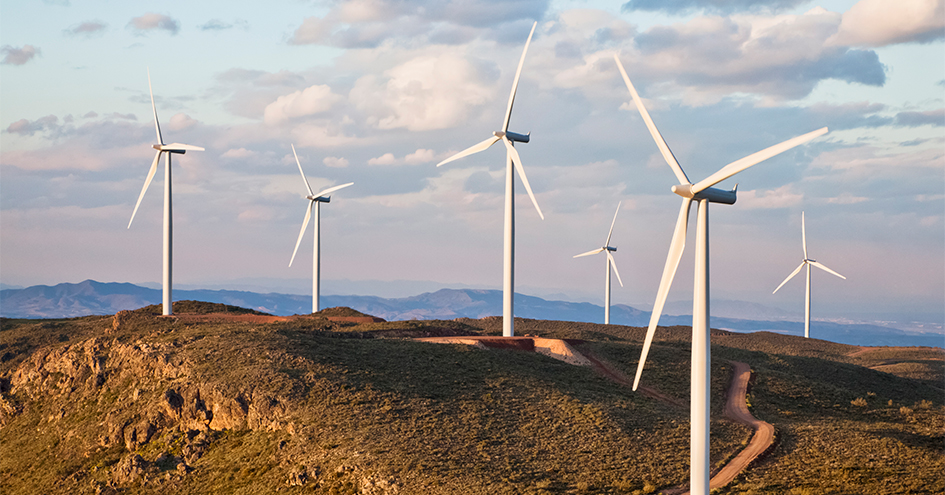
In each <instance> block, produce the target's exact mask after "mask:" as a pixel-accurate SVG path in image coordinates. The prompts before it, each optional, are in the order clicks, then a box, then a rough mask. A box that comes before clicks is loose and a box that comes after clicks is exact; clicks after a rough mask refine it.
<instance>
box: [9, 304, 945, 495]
mask: <svg viewBox="0 0 945 495" xmlns="http://www.w3.org/2000/svg"><path fill="white" fill-rule="evenodd" d="M178 304H180V306H178ZM174 309H175V312H176V313H180V314H183V313H188V312H189V313H196V314H209V313H229V314H237V315H238V314H257V315H261V314H260V313H256V312H251V311H249V310H242V309H240V308H235V307H232V306H223V305H211V304H208V303H199V302H194V301H182V302H181V303H175V308H174ZM159 312H160V308H159V307H157V306H152V307H147V308H142V309H140V310H137V311H132V312H122V313H121V314H119V315H117V316H116V318H114V319H113V318H111V317H88V318H78V319H70V320H39V321H37V320H7V319H4V320H0V356H2V357H3V359H2V360H0V393H2V398H0V433H2V434H0V451H3V452H16V453H17V455H4V456H0V486H3V487H4V488H5V490H10V492H11V493H30V492H40V493H118V492H127V493H166V492H173V493H270V492H276V491H279V492H280V493H325V494H328V493H372V494H383V493H401V494H403V493H483V494H485V493H489V494H492V493H536V494H538V493H627V494H630V493H641V494H642V493H659V492H660V491H661V490H666V489H669V488H672V487H674V486H680V485H685V483H686V482H687V477H688V445H689V424H688V423H689V411H688V407H687V403H688V394H689V344H688V341H689V338H690V335H689V334H690V329H689V328H687V327H671V328H666V329H662V328H661V329H660V331H659V332H658V333H657V338H656V340H655V345H654V347H653V348H652V351H651V353H650V358H649V359H648V363H647V367H646V370H645V372H644V377H643V384H644V385H647V386H649V387H654V388H657V389H659V391H660V392H662V393H663V394H666V395H667V396H670V397H672V398H674V399H676V400H677V401H678V403H679V404H678V405H673V404H669V403H663V402H660V401H657V400H654V399H650V398H648V397H646V396H643V395H641V394H637V393H633V392H632V391H630V390H629V389H628V388H627V387H625V386H623V385H620V384H617V383H615V382H612V381H610V380H608V379H607V378H605V377H603V376H600V375H598V374H597V373H595V372H594V371H593V370H592V369H590V368H583V367H576V366H571V365H568V364H565V363H562V362H560V361H556V360H553V359H551V358H548V357H545V356H542V355H540V354H535V353H524V352H520V351H514V350H502V349H493V350H482V349H478V348H475V347H470V346H464V345H443V344H437V345H434V344H428V343H422V342H416V341H412V340H408V339H407V338H409V337H421V336H443V335H475V334H482V335H496V334H500V333H501V320H500V319H496V318H485V319H482V320H470V319H461V320H457V321H404V322H382V323H365V324H355V323H351V322H332V321H329V320H327V319H326V318H327V317H328V316H363V315H361V314H360V313H357V312H355V311H353V310H350V311H349V310H347V309H346V308H330V309H327V310H323V311H322V312H319V313H318V314H315V315H311V316H301V317H296V318H291V319H289V320H288V321H280V322H274V323H252V322H244V321H236V320H233V321H227V320H225V319H223V320H214V321H200V320H192V321H191V320H188V319H187V318H184V317H181V318H163V317H160V316H156V313H159ZM355 313H357V314H355ZM267 321H268V320H267ZM516 325H517V327H516V333H517V334H519V335H525V334H532V335H535V336H542V337H551V338H569V339H581V340H585V341H587V342H586V343H584V344H581V346H580V349H582V350H585V351H586V352H590V353H593V354H594V355H595V356H597V357H598V358H601V359H603V360H606V361H607V362H609V363H611V364H612V365H613V366H614V367H615V368H617V369H619V370H620V371H622V372H623V373H625V374H627V375H630V376H632V375H633V373H634V372H635V369H636V362H637V359H638V358H639V353H640V342H641V340H642V338H643V334H644V332H645V329H641V328H636V327H622V326H603V325H595V324H587V323H570V322H553V321H538V320H517V321H516ZM712 339H713V340H712V342H713V349H712V410H713V412H715V413H718V412H720V411H722V404H723V401H724V390H725V388H726V386H727V384H728V383H729V380H730V379H731V365H730V364H729V361H742V362H746V363H749V364H750V365H751V366H752V368H753V370H754V372H755V379H754V382H753V385H752V387H751V390H750V392H751V396H750V403H751V406H752V411H753V414H755V415H756V416H758V417H759V418H761V419H764V420H766V421H768V422H770V423H772V424H774V425H775V426H776V428H777V429H778V432H779V433H778V436H779V441H778V443H777V445H776V446H775V448H774V449H773V451H772V452H771V454H769V456H768V457H766V458H765V459H764V460H762V461H761V462H760V463H758V464H757V465H756V466H754V467H753V468H752V469H751V470H749V471H748V472H747V473H745V474H743V475H742V477H740V478H739V479H738V480H736V482H735V483H734V484H732V485H730V486H729V487H726V488H724V489H722V490H719V491H718V493H726V494H728V493H733V494H734V493H746V494H747V493H772V494H773V493H792V492H791V490H794V493H867V494H869V493H876V494H880V493H941V492H942V491H945V485H943V481H942V480H941V475H940V474H941V472H943V471H945V461H943V456H942V445H943V436H942V432H943V429H945V428H943V427H945V424H943V422H945V420H943V411H945V409H943V405H942V397H943V391H942V388H941V383H942V376H941V375H938V376H935V373H936V370H938V371H941V370H943V369H945V368H943V367H942V355H941V353H940V352H937V351H934V350H928V349H916V350H915V352H911V350H879V349H873V350H870V351H869V352H865V353H861V354H857V355H852V356H851V354H854V352H856V351H858V350H859V349H858V348H856V347H853V346H845V345H841V344H833V343H829V342H824V341H816V340H814V339H800V338H797V337H786V336H782V335H777V334H769V333H757V334H749V335H743V334H733V333H730V332H724V331H716V330H714V331H713V337H712ZM894 362H895V363H894ZM904 363H905V364H909V365H910V366H905V367H903V366H900V367H899V368H896V367H895V366H894V364H904ZM912 365H914V366H912ZM884 366H885V368H884ZM890 366H893V367H892V368H890ZM871 368H875V369H871ZM750 435H751V432H750V430H749V429H748V428H746V427H744V426H742V425H739V424H735V423H732V422H730V421H729V420H727V419H725V418H724V417H721V416H718V417H713V424H712V465H713V467H719V466H721V465H723V464H724V463H725V462H727V461H728V460H730V459H731V458H732V457H734V455H735V454H737V452H738V451H739V450H740V449H741V448H742V447H743V446H744V445H745V444H746V443H747V441H748V439H749V438H750Z"/></svg>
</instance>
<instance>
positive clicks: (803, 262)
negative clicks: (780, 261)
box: [772, 259, 807, 294]
mask: <svg viewBox="0 0 945 495" xmlns="http://www.w3.org/2000/svg"><path fill="white" fill-rule="evenodd" d="M806 263H807V260H806V259H805V260H804V261H802V262H801V264H800V265H798V267H797V268H796V269H794V271H793V272H791V274H790V275H788V276H787V278H786V279H784V282H781V285H779V286H778V288H777V289H774V292H772V294H774V293H775V292H777V291H778V289H780V288H781V287H784V284H786V283H788V280H791V279H792V278H794V276H795V275H797V274H798V273H801V268H804V265H805V264H806Z"/></svg>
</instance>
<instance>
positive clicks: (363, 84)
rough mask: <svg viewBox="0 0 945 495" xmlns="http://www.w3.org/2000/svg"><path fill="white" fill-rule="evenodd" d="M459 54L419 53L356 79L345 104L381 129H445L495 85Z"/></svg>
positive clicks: (487, 96)
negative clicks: (354, 107) (381, 72)
mask: <svg viewBox="0 0 945 495" xmlns="http://www.w3.org/2000/svg"><path fill="white" fill-rule="evenodd" d="M481 72H482V70H481V69H480V68H478V67H476V66H475V65H473V64H472V63H471V62H470V61H469V60H467V57H466V55H465V54H464V53H462V52H456V51H452V50H450V51H444V52H441V53H438V54H434V55H419V56H416V57H414V58H411V59H410V60H407V61H406V62H404V63H401V64H400V65H398V66H396V67H394V68H392V69H389V70H387V71H385V72H384V74H383V76H382V77H379V76H376V75H373V74H371V75H366V76H363V77H361V78H360V79H358V81H357V82H356V83H355V85H354V88H352V90H351V93H350V95H349V98H350V100H351V101H352V102H353V103H354V104H355V105H357V107H358V108H359V109H360V110H361V111H363V112H365V113H366V114H367V116H368V118H367V122H368V124H370V125H372V126H374V127H377V128H380V129H397V128H406V129H408V130H411V131H427V130H434V129H445V128H449V127H453V126H456V125H458V124H460V123H461V122H464V121H465V120H467V118H468V116H469V114H470V112H471V111H472V109H473V108H475V107H477V106H479V105H482V104H484V103H486V102H488V101H490V99H491V97H492V96H494V95H495V91H494V87H493V86H492V85H491V84H489V83H487V82H485V81H483V76H482V75H481Z"/></svg>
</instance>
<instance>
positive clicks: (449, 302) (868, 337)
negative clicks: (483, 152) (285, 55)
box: [0, 280, 945, 347]
mask: <svg viewBox="0 0 945 495" xmlns="http://www.w3.org/2000/svg"><path fill="white" fill-rule="evenodd" d="M174 298H175V300H189V299H192V300H198V301H207V302H215V303H224V304H229V305H233V306H240V307H244V308H250V309H254V310H257V311H263V312H266V313H271V314H274V315H292V314H308V313H309V309H310V308H311V296H308V295H299V294H279V293H257V292H249V291H235V290H175V291H174ZM160 301H161V291H160V290H159V289H152V288H147V287H142V286H139V285H134V284H130V283H103V282H96V281H94V280H86V281H84V282H80V283H77V284H71V283H62V284H58V285H54V286H46V285H35V286H32V287H27V288H22V289H5V290H2V291H0V316H2V317H6V318H66V317H76V316H85V315H102V314H113V313H117V312H118V311H121V310H129V309H137V308H140V307H143V306H147V305H150V304H157V303H159V302H160ZM322 306H324V307H332V306H348V307H350V308H353V309H356V310H358V311H361V312H363V313H367V314H371V315H374V316H378V317H381V318H384V319H387V320H414V319H416V320H430V319H454V318H463V317H465V318H483V317H486V316H493V315H500V314H501V313H502V292H501V291H498V290H484V289H440V290H438V291H435V292H425V293H423V294H419V295H415V296H411V297H401V298H384V297H377V296H361V295H326V296H322ZM712 308H713V314H715V315H720V314H724V315H751V316H752V317H750V318H745V317H742V318H735V317H731V316H713V317H712V321H711V324H712V327H713V328H723V329H728V330H733V331H738V332H752V331H761V330H766V331H773V332H778V333H783V334H790V335H803V323H802V322H800V321H791V320H790V319H786V318H785V317H784V316H781V315H779V312H778V310H776V309H773V308H767V307H764V306H761V305H757V304H752V303H744V302H738V301H712ZM515 316H516V317H520V318H530V319H542V320H559V321H579V322H590V323H600V322H602V320H603V307H601V306H599V305H596V304H592V303H587V302H568V301H549V300H546V299H542V298H540V297H534V296H528V295H525V294H516V295H515ZM649 319H650V312H648V311H643V310H639V309H636V308H634V307H631V306H628V305H624V304H617V305H613V306H611V322H612V323H614V324H617V325H628V326H646V325H647V324H648V323H649ZM660 324H661V325H666V326H671V325H684V326H688V325H690V324H691V316H689V315H685V314H683V315H664V316H663V317H662V318H661V319H660ZM811 333H812V335H814V336H816V337H817V338H821V339H824V340H829V341H833V342H839V343H845V344H851V345H869V346H875V345H897V346H908V345H921V346H935V347H945V336H943V335H942V333H941V332H940V331H939V332H937V333H936V332H927V333H919V332H914V331H905V330H902V329H898V328H893V327H889V326H882V325H876V324H862V323H856V324H850V323H838V322H829V321H812V322H811Z"/></svg>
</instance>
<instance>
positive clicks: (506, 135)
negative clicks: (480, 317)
mask: <svg viewBox="0 0 945 495" xmlns="http://www.w3.org/2000/svg"><path fill="white" fill-rule="evenodd" d="M537 25H538V23H537V22H535V23H534V24H532V30H531V32H530V33H528V40H526V41H525V49H524V50H522V58H521V59H519V61H518V69H517V70H516V71H515V79H514V80H513V81H512V93H511V94H510V95H509V104H508V106H507V107H506V110H505V120H503V121H502V130H501V131H495V132H493V133H492V137H490V138H488V139H486V140H485V141H482V142H481V143H479V144H476V145H473V146H470V147H469V148H466V149H465V150H463V151H460V152H459V153H456V154H455V155H453V156H451V157H449V158H447V159H446V160H443V161H442V162H440V163H437V164H436V166H437V167H439V166H440V165H444V164H447V163H449V162H451V161H453V160H458V159H460V158H462V157H464V156H468V155H471V154H473V153H478V152H480V151H483V150H485V149H486V148H488V147H490V146H492V145H493V144H495V143H496V142H498V141H499V140H501V141H502V143H503V144H505V236H504V237H505V239H504V251H503V253H504V254H503V260H504V263H503V272H502V273H503V276H502V335H503V336H504V337H512V336H514V335H515V319H514V311H513V302H514V301H513V299H514V297H515V295H514V291H515V281H514V278H515V208H514V204H513V203H514V201H513V199H514V190H513V189H514V186H513V173H512V167H513V166H514V167H515V171H516V172H518V176H519V177H521V178H522V183H523V184H524V185H525V191H526V192H528V197H529V198H531V200H532V204H533V205H535V209H536V210H538V216H539V217H541V219H542V220H544V219H545V215H544V214H542V212H541V208H539V207H538V201H537V200H536V199H535V195H534V194H533V193H532V187H531V186H530V185H529V184H528V178H527V177H525V169H524V168H523V167H522V160H521V158H519V156H518V151H516V150H515V146H514V144H513V143H516V142H519V143H527V142H528V140H529V134H518V133H515V132H511V131H509V119H510V118H511V117H512V104H513V103H514V102H515V91H516V90H517V89H518V80H519V77H521V75H522V65H524V64H525V54H526V53H528V45H529V44H530V43H531V41H532V35H533V34H535V26H537Z"/></svg>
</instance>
